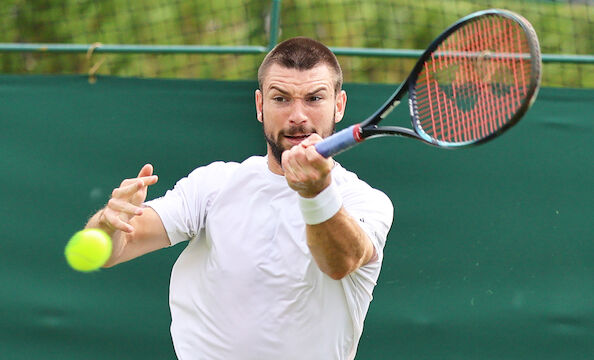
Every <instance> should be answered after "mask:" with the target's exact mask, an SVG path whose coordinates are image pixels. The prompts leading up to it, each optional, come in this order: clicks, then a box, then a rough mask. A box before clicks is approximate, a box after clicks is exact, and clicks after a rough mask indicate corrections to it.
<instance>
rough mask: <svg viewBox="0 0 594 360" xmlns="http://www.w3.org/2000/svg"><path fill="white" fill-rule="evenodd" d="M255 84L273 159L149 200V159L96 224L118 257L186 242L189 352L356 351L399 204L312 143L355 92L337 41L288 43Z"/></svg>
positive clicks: (287, 354) (183, 277)
mask: <svg viewBox="0 0 594 360" xmlns="http://www.w3.org/2000/svg"><path fill="white" fill-rule="evenodd" d="M258 80H259V89H258V90H256V91H255V103H256V116H257V119H258V120H259V121H260V122H261V123H262V126H263V130H264V135H265V138H266V142H267V154H266V156H254V157H250V158H248V159H246V160H245V161H243V162H242V163H235V162H215V163H211V164H209V165H206V166H202V167H199V168H197V169H196V170H194V171H193V172H191V173H190V174H189V175H188V176H187V177H185V178H183V179H181V180H179V182H178V183H177V184H176V185H175V187H174V188H173V189H171V190H169V191H167V193H166V194H165V195H164V196H162V197H160V198H157V199H154V200H152V201H148V202H145V200H146V197H147V187H148V186H150V185H153V184H155V183H156V182H157V180H158V179H157V176H156V175H154V174H153V167H152V166H151V165H150V164H147V165H145V166H144V167H143V168H142V169H141V170H140V173H139V174H138V176H137V177H136V178H132V179H127V180H124V181H123V182H122V183H121V185H120V187H118V188H117V189H115V190H114V191H113V193H112V197H111V199H110V200H109V202H108V204H107V206H106V207H105V208H103V209H101V210H99V211H98V212H97V213H96V214H95V215H94V216H93V217H92V218H91V219H90V220H89V222H88V224H87V227H88V228H90V227H94V228H97V227H98V228H102V229H103V230H105V231H107V232H108V233H109V234H110V235H111V236H112V239H113V242H114V251H113V254H112V256H111V258H110V260H109V261H108V263H107V264H106V266H108V267H109V266H113V265H116V264H118V263H121V262H124V261H128V260H130V259H133V258H136V257H138V256H141V255H143V254H146V253H148V252H151V251H154V250H157V249H161V248H165V247H168V246H172V245H175V244H177V243H179V242H182V241H188V243H187V247H186V248H185V249H184V251H183V252H182V253H181V255H180V256H179V258H178V259H177V262H176V263H175V265H174V267H173V270H172V273H171V287H170V307H171V317H172V324H171V335H172V339H173V343H174V347H175V351H176V354H177V356H178V357H179V358H180V359H224V360H230V359H254V360H256V359H257V360H265V359H274V360H279V359H300V360H301V359H323V360H328V359H354V358H355V354H356V351H357V344H358V342H359V339H360V337H361V334H362V331H363V322H364V319H365V315H366V313H367V310H368V308H369V304H370V301H371V299H372V291H373V288H374V286H375V284H376V281H377V278H378V276H379V273H380V267H381V264H382V258H383V248H384V244H385V241H386V237H387V234H388V231H389V229H390V226H391V224H392V217H393V207H392V203H391V202H390V200H389V199H388V198H387V196H386V195H384V194H383V193H382V192H380V191H378V190H375V189H373V188H371V187H370V186H369V185H367V184H366V183H365V182H363V181H361V180H360V179H358V178H357V176H356V175H355V174H353V173H352V172H349V171H347V170H346V169H344V168H343V167H342V166H341V165H340V164H338V163H337V162H335V161H334V160H332V159H331V158H330V159H326V158H324V157H322V156H320V155H319V154H318V153H317V152H316V150H315V148H314V146H313V145H314V144H315V143H316V142H318V141H320V140H321V139H322V138H324V137H326V136H328V135H330V134H331V133H332V132H333V131H334V127H335V124H336V123H337V122H339V121H340V120H341V119H342V117H343V115H344V111H345V106H346V101H347V96H346V93H345V92H344V91H343V90H342V88H341V86H342V71H341V69H340V66H339V64H338V61H337V59H336V57H335V56H334V54H333V53H332V52H331V51H330V50H329V49H328V48H327V47H325V46H324V45H322V44H321V43H319V42H317V41H314V40H311V39H308V38H293V39H289V40H286V41H284V42H282V43H280V44H278V45H277V46H276V47H275V48H274V49H273V50H272V51H271V52H270V53H269V54H268V55H267V56H266V57H265V59H264V61H263V62H262V64H261V66H260V69H259V72H258Z"/></svg>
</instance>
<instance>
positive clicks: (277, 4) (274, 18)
mask: <svg viewBox="0 0 594 360" xmlns="http://www.w3.org/2000/svg"><path fill="white" fill-rule="evenodd" d="M280 8H281V0H272V10H271V11H270V23H269V24H268V26H269V27H270V33H269V39H268V49H267V50H268V51H270V50H272V48H273V47H275V46H276V44H277V42H278V33H279V22H280Z"/></svg>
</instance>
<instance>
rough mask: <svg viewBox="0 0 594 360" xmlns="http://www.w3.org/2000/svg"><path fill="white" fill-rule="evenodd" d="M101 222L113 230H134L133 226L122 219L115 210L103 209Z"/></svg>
mask: <svg viewBox="0 0 594 360" xmlns="http://www.w3.org/2000/svg"><path fill="white" fill-rule="evenodd" d="M103 217H104V220H103V222H104V223H105V224H106V225H107V226H108V227H110V228H113V229H115V230H121V231H123V232H127V233H131V232H133V231H134V227H133V226H132V225H130V224H128V223H127V222H125V221H124V220H122V219H121V218H120V217H119V215H118V213H117V212H113V211H109V210H107V209H106V210H104V211H103Z"/></svg>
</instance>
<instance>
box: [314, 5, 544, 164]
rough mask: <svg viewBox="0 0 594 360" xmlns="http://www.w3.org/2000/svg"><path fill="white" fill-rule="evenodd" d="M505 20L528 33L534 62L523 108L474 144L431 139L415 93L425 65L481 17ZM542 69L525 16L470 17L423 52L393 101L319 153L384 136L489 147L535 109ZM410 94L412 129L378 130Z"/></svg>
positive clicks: (506, 13)
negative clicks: (464, 28) (442, 47)
mask: <svg viewBox="0 0 594 360" xmlns="http://www.w3.org/2000/svg"><path fill="white" fill-rule="evenodd" d="M492 15H497V16H502V17H506V18H509V19H512V20H514V21H515V22H516V23H518V24H519V25H520V26H521V27H522V29H523V30H524V32H525V33H526V34H527V36H526V37H527V39H528V45H529V50H530V58H531V59H532V61H531V63H530V66H531V68H532V71H531V78H530V83H529V87H528V90H527V92H526V95H525V96H524V99H523V100H522V104H521V105H520V107H519V108H518V109H517V110H516V112H515V113H514V115H513V116H512V118H511V119H510V120H509V121H507V122H506V123H505V124H504V125H503V126H502V127H501V128H499V129H497V130H496V131H494V132H493V133H491V134H489V135H487V136H485V137H483V138H480V139H477V140H471V141H465V142H446V141H440V140H437V139H434V138H432V137H431V136H430V135H428V134H427V133H426V132H425V131H424V130H423V129H422V127H421V124H420V120H419V118H418V116H417V114H416V113H415V112H416V106H415V104H416V103H415V101H416V92H415V85H416V81H417V79H418V76H419V74H420V73H421V71H422V69H423V67H424V65H425V62H426V60H427V59H429V58H430V57H431V55H432V54H433V52H434V51H435V50H436V49H437V48H438V47H439V46H440V45H441V44H442V43H443V41H445V39H447V38H448V37H449V36H450V35H451V34H452V33H454V32H455V31H456V30H458V29H459V28H461V27H462V26H464V25H465V24H467V23H469V22H471V21H474V20H475V19H476V18H478V17H483V16H492ZM541 69H542V60H541V53H540V47H539V43H538V37H537V36H536V33H535V31H534V28H533V27H532V26H531V25H530V23H529V22H528V21H527V20H526V19H524V18H523V17H522V16H520V15H518V14H516V13H513V12H511V11H508V10H502V9H489V10H482V11H477V12H474V13H472V14H469V15H467V16H465V17H463V18H461V19H460V20H458V21H456V22H455V23H454V24H452V25H451V26H450V27H449V28H447V29H446V30H445V31H444V32H442V33H441V34H440V35H439V36H438V37H437V38H435V40H433V41H432V42H431V44H429V46H428V47H427V49H426V50H425V51H424V52H423V54H422V55H421V56H420V57H419V59H418V60H417V62H416V64H415V66H414V67H413V70H412V71H411V73H410V74H409V76H408V77H407V79H406V80H405V81H404V82H403V83H402V84H401V85H400V86H399V87H398V88H397V89H396V91H394V93H392V95H391V96H390V98H389V99H388V100H387V101H386V102H385V103H384V104H383V105H382V106H381V107H380V108H379V109H378V110H377V111H376V112H374V113H373V114H372V115H371V116H369V117H368V118H367V119H366V120H364V121H363V122H361V123H359V124H355V125H351V126H349V127H348V128H346V129H343V130H341V131H339V132H337V133H335V134H333V135H331V136H329V137H328V138H326V139H325V140H324V141H322V142H320V143H318V144H316V150H318V152H319V153H320V154H321V155H323V156H325V157H328V156H333V155H336V154H338V153H340V152H342V151H345V150H347V149H349V148H351V147H353V146H355V145H356V144H358V143H360V142H362V141H364V140H366V139H370V138H375V137H380V136H401V137H408V138H413V139H417V140H421V141H423V142H425V143H427V144H430V145H433V146H438V147H441V148H461V147H467V146H473V145H478V144H482V143H485V142H487V141H489V140H492V139H493V138H495V137H497V136H499V135H501V134H502V133H503V132H505V131H506V130H508V129H509V128H511V127H512V126H513V125H515V124H516V123H517V122H518V121H519V120H520V119H521V118H522V116H524V114H525V113H526V111H528V109H529V108H530V106H532V104H533V102H534V100H535V99H536V95H537V93H538V89H539V87H540V79H541ZM406 93H409V99H408V103H409V111H410V116H411V123H412V129H409V128H405V127H400V126H378V123H379V122H380V121H382V120H383V119H384V118H386V117H387V116H388V115H389V114H390V112H392V110H394V108H395V107H396V106H398V104H400V102H401V100H402V98H403V97H404V95H405V94H406Z"/></svg>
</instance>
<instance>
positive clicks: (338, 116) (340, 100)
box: [334, 90, 347, 123]
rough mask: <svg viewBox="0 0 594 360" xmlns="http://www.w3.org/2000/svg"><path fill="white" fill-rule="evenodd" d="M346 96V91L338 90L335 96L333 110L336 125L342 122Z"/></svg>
mask: <svg viewBox="0 0 594 360" xmlns="http://www.w3.org/2000/svg"><path fill="white" fill-rule="evenodd" d="M346 102H347V95H346V91H344V90H340V93H338V95H337V96H336V104H335V108H334V122H335V123H337V122H339V121H340V120H342V118H343V116H344V111H345V109H346Z"/></svg>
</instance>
